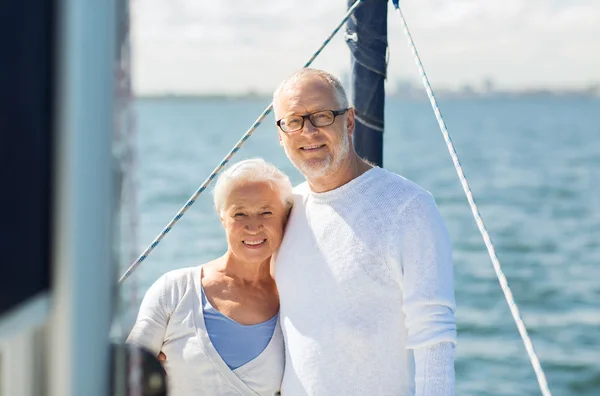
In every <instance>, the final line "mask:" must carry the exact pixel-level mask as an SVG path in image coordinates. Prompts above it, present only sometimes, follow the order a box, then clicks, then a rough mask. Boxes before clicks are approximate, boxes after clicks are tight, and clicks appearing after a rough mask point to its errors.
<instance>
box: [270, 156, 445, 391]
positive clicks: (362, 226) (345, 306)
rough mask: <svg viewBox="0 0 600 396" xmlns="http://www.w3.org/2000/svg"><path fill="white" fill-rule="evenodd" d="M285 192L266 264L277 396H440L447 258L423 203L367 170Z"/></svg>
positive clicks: (439, 229) (418, 191)
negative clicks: (275, 300) (279, 356)
mask: <svg viewBox="0 0 600 396" xmlns="http://www.w3.org/2000/svg"><path fill="white" fill-rule="evenodd" d="M294 193H295V201H294V208H293V210H292V213H291V215H290V219H289V222H288V225H287V229H286V233H285V237H284V240H283V242H282V245H281V247H280V249H279V252H278V253H277V257H276V261H275V278H276V281H277V286H278V289H279V293H280V300H281V311H280V320H281V326H282V330H283V334H284V339H285V344H286V366H285V372H284V378H283V384H282V387H281V393H282V395H285V396H297V395H318V396H329V395H345V396H348V395H361V396H363V395H403V396H404V395H416V396H433V395H436V396H437V395H443V396H447V395H452V394H453V389H454V347H455V343H456V323H455V318H454V309H455V301H454V279H453V264H452V251H451V244H450V240H449V236H448V232H447V230H446V227H445V225H444V222H443V220H442V218H441V216H440V214H439V212H438V209H437V207H436V204H435V202H434V199H433V198H432V196H431V194H429V193H428V192H427V191H425V190H423V189H422V188H421V187H419V186H418V185H416V184H415V183H413V182H411V181H409V180H407V179H405V178H403V177H401V176H398V175H396V174H394V173H391V172H389V171H387V170H385V169H382V168H377V167H376V168H373V169H371V170H369V171H367V172H366V173H364V174H362V175H361V176H359V177H358V178H356V179H354V180H352V181H350V182H349V183H347V184H345V185H343V186H341V187H339V188H337V189H335V190H332V191H328V192H324V193H313V192H311V191H310V188H309V187H308V185H307V184H306V183H303V184H301V185H299V186H297V187H296V188H295V189H294Z"/></svg>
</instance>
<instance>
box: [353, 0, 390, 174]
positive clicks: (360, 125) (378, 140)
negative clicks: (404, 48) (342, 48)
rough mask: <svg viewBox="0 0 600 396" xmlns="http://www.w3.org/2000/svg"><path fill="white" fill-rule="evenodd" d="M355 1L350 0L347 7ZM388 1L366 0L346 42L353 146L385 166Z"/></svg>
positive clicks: (362, 155)
mask: <svg viewBox="0 0 600 396" xmlns="http://www.w3.org/2000/svg"><path fill="white" fill-rule="evenodd" d="M353 3H354V0H348V7H350V6H351V5H352V4H353ZM387 9H388V4H387V0H368V1H365V2H364V3H363V4H362V5H361V6H360V7H359V8H358V9H357V10H356V12H355V13H354V16H353V17H352V18H351V19H350V20H348V25H347V33H346V43H347V44H348V46H349V47H350V51H351V53H352V59H351V65H352V70H351V83H350V100H351V103H353V105H354V108H355V111H356V129H355V132H354V145H355V147H356V151H357V153H358V155H360V156H361V157H362V158H365V159H367V160H369V161H371V162H373V163H374V164H376V165H378V166H383V129H384V128H383V127H384V108H385V78H386V69H387V59H386V56H387Z"/></svg>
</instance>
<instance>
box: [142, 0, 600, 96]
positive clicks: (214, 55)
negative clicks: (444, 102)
mask: <svg viewBox="0 0 600 396" xmlns="http://www.w3.org/2000/svg"><path fill="white" fill-rule="evenodd" d="M401 7H402V10H403V11H402V12H403V14H404V16H405V18H406V19H407V22H408V25H409V28H410V29H411V33H412V35H413V39H414V40H415V43H416V45H417V48H418V50H419V54H420V55H421V58H422V61H423V64H424V66H425V70H426V71H427V74H428V75H429V78H430V80H431V83H432V85H433V86H434V88H436V87H438V88H441V87H443V88H450V89H456V88H459V87H461V86H463V85H465V84H471V85H473V86H474V87H475V88H477V87H479V86H481V82H482V80H483V79H485V78H491V79H493V81H494V82H495V85H496V86H497V87H498V88H505V89H523V88H538V87H549V88H571V87H572V88H582V87H586V86H589V85H591V84H597V83H600V22H599V21H600V0H501V1H494V0H404V1H401ZM346 9H347V3H346V2H345V1H343V0H269V1H267V0H252V1H242V0H216V1H215V0H212V1H209V0H132V10H131V14H132V15H131V18H132V27H131V29H132V31H131V38H132V70H131V73H132V79H133V85H134V90H135V92H136V93H137V94H139V95H147V94H243V93H246V92H250V91H254V92H259V93H270V92H271V91H272V90H273V89H274V88H275V87H276V86H277V84H278V83H279V81H280V80H282V79H283V78H285V77H286V76H288V75H289V74H290V73H292V72H294V71H295V70H297V69H298V68H300V67H302V65H303V64H304V63H305V62H306V61H307V60H308V58H309V57H310V56H311V55H312V54H313V52H314V51H315V50H316V49H317V48H318V47H319V46H320V45H321V43H322V42H323V40H324V39H325V38H326V37H327V36H328V35H329V33H330V32H331V31H332V30H333V28H334V27H335V26H336V25H337V24H338V23H339V21H341V19H342V18H343V16H344V13H345V12H346ZM388 45H389V63H388V84H391V85H392V86H393V85H394V84H397V83H398V82H399V81H400V80H411V81H414V82H416V83H417V82H419V75H418V72H417V69H416V66H415V64H414V61H413V58H412V55H411V53H410V50H409V48H408V44H407V40H406V38H405V37H404V33H403V31H402V27H401V22H400V18H399V16H398V14H397V13H396V12H395V11H394V9H393V7H392V5H391V2H390V4H389V9H388ZM313 66H314V67H318V68H322V69H325V70H327V71H330V72H332V73H334V74H336V75H338V76H339V77H342V75H343V74H344V73H348V71H349V67H350V51H349V50H348V48H347V46H346V43H345V41H344V30H343V29H342V30H340V32H339V33H338V35H337V36H336V37H335V38H334V39H333V41H332V42H331V44H330V45H329V46H328V47H327V48H326V49H325V50H324V51H323V53H322V54H321V55H320V56H319V58H317V60H316V61H315V63H314V64H313Z"/></svg>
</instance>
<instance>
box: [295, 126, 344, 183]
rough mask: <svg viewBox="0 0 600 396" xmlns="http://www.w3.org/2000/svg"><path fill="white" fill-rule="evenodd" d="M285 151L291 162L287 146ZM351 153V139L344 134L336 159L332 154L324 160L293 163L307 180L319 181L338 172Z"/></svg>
mask: <svg viewBox="0 0 600 396" xmlns="http://www.w3.org/2000/svg"><path fill="white" fill-rule="evenodd" d="M284 150H285V154H286V155H287V157H288V159H290V161H291V157H290V153H289V152H288V150H287V148H286V147H285V146H284ZM349 152H350V137H349V136H348V134H346V133H344V139H342V145H341V146H340V147H339V151H338V153H337V155H336V156H335V158H333V154H330V155H328V156H327V157H326V158H323V159H313V160H307V161H302V160H299V161H297V162H294V161H292V163H293V164H294V166H295V167H296V169H298V171H299V172H300V173H302V175H303V176H304V178H306V179H307V180H311V179H319V178H322V177H324V176H327V175H328V174H331V173H333V172H334V171H336V170H337V169H338V168H339V166H340V164H341V163H342V161H343V160H344V159H345V158H346V156H347V155H348V153H349ZM311 162H312V163H311Z"/></svg>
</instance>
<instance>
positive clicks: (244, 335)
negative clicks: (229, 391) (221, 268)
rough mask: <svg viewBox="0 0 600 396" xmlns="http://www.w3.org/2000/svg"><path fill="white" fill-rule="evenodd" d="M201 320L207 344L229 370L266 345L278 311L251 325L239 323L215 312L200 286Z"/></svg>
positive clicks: (258, 352) (251, 356)
mask: <svg viewBox="0 0 600 396" xmlns="http://www.w3.org/2000/svg"><path fill="white" fill-rule="evenodd" d="M202 310H203V313H204V323H205V325H206V330H207V332H208V336H209V338H210V341H211V343H212V344H213V346H214V347H215V349H216V350H217V352H219V355H220V356H221V358H222V359H223V361H225V363H226V364H227V366H229V368H230V369H232V370H235V369H236V368H238V367H241V366H243V365H244V364H246V363H248V362H249V361H251V360H252V359H254V358H256V357H257V356H258V355H260V354H261V352H262V351H263V350H264V349H265V348H266V347H267V345H268V344H269V341H271V337H272V336H273V331H274V330H275V325H276V324H277V317H278V316H279V313H277V314H276V315H275V316H273V317H272V318H271V319H269V320H267V321H265V322H262V323H258V324H255V325H249V326H246V325H242V324H239V323H238V322H236V321H235V320H233V319H230V318H228V317H227V316H225V315H223V314H222V313H221V312H219V311H217V310H216V309H215V308H214V307H213V306H212V305H211V304H210V302H209V301H208V299H207V298H206V295H205V294H204V288H202Z"/></svg>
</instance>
